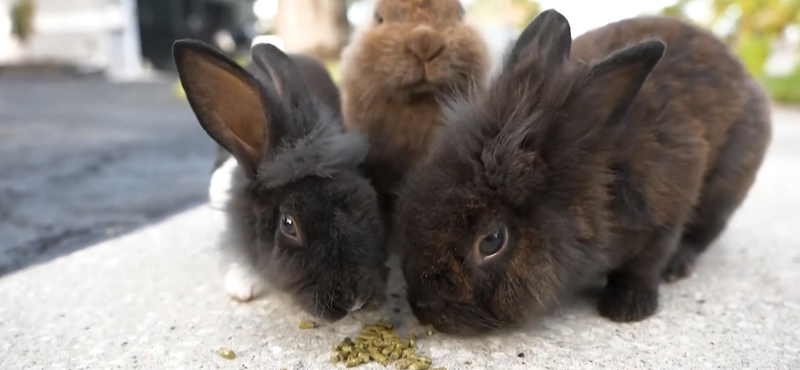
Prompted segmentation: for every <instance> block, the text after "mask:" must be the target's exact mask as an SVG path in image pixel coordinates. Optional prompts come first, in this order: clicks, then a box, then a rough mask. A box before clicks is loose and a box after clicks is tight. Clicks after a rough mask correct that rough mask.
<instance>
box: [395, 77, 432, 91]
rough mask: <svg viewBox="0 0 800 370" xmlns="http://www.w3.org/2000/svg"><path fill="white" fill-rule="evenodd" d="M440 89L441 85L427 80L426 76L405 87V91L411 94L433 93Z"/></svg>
mask: <svg viewBox="0 0 800 370" xmlns="http://www.w3.org/2000/svg"><path fill="white" fill-rule="evenodd" d="M438 89H439V84H437V83H435V82H433V81H431V80H429V79H427V78H426V77H425V76H422V77H420V78H419V79H417V80H416V81H414V82H412V83H409V84H406V85H405V86H403V90H405V91H407V92H409V93H411V94H426V93H433V92H436V91H437V90H438Z"/></svg>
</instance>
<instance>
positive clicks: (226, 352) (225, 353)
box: [217, 348, 236, 360]
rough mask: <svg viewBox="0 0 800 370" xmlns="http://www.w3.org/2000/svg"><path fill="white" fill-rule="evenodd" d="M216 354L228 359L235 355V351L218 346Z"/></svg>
mask: <svg viewBox="0 0 800 370" xmlns="http://www.w3.org/2000/svg"><path fill="white" fill-rule="evenodd" d="M217 354H218V355H219V357H222V358H225V359H228V360H233V359H234V358H235V357H236V353H234V352H233V351H232V350H229V349H227V348H220V349H219V350H218V351H217Z"/></svg>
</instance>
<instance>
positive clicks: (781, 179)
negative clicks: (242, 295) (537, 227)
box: [0, 116, 800, 370]
mask: <svg viewBox="0 0 800 370" xmlns="http://www.w3.org/2000/svg"><path fill="white" fill-rule="evenodd" d="M779 119H780V120H783V121H786V120H787V117H785V116H784V117H782V118H780V117H779ZM775 139H776V140H775V145H774V146H773V150H772V152H771V154H770V156H769V159H768V161H767V162H766V163H765V165H764V167H763V171H762V172H761V174H760V176H759V179H758V182H757V185H756V187H755V188H754V189H753V190H752V192H751V195H750V198H749V200H748V201H747V203H746V204H745V206H744V207H743V208H742V209H741V210H740V212H739V213H738V216H737V217H736V218H735V219H734V221H733V222H732V224H731V225H730V226H729V228H728V230H727V231H726V232H725V233H724V235H723V237H722V238H721V239H720V240H719V241H718V243H717V244H716V245H714V246H713V247H712V248H711V250H710V251H709V252H708V253H707V254H706V255H704V256H703V257H702V258H701V260H700V263H699V266H698V267H697V270H696V274H695V275H694V276H693V277H691V278H689V279H687V280H684V281H681V282H679V283H677V284H673V285H665V286H663V289H662V296H661V299H662V300H661V303H662V304H661V308H660V310H659V312H658V313H657V315H656V316H655V317H653V318H652V319H649V320H647V321H644V322H641V323H636V324H625V325H620V324H615V323H611V322H609V321H607V320H604V319H602V318H600V317H599V316H598V315H597V314H596V313H595V311H594V306H593V303H592V301H591V300H590V299H586V298H581V297H576V298H575V300H574V301H573V302H569V303H567V304H565V306H564V307H562V308H561V309H560V310H558V311H557V312H556V313H555V314H553V315H551V316H548V317H545V318H542V319H541V320H540V321H539V322H537V323H532V324H531V325H530V327H529V328H527V329H525V330H520V331H515V332H511V333H504V334H496V335H491V336H486V337H481V338H473V339H463V338H455V337H447V336H443V335H441V334H435V335H433V336H431V337H427V338H423V339H420V340H419V341H418V348H419V352H420V353H423V354H426V355H429V356H431V357H432V358H433V361H434V365H436V366H445V367H447V368H448V369H451V370H454V369H503V370H507V369H602V368H607V369H615V370H616V369H736V370H740V369H742V370H743V369H800V247H798V246H800V243H798V241H797V240H798V238H799V237H800V230H799V229H800V213H798V209H800V192H799V191H798V189H800V173H798V168H800V167H799V166H798V163H800V155H798V153H800V151H799V150H798V149H797V148H796V146H797V143H798V142H800V141H799V140H800V126H798V125H795V123H794V122H786V123H785V124H783V125H781V126H778V127H776V132H775ZM221 217H222V215H221V214H220V213H218V212H217V211H214V210H212V209H210V208H208V207H207V206H201V207H199V208H196V209H193V210H190V211H188V212H185V213H183V214H179V215H177V216H174V217H172V218H170V219H168V220H166V221H164V222H163V223H161V224H158V225H154V226H151V227H149V228H146V229H143V230H141V231H139V232H137V233H134V234H130V235H127V236H124V237H121V238H118V239H115V240H111V241H108V242H105V243H102V244H99V245H97V246H94V247H92V248H89V249H86V250H83V251H81V252H77V253H74V254H72V255H69V256H66V257H63V258H61V259H58V260H55V261H52V262H50V263H46V264H42V265H38V266H35V267H32V268H29V269H27V270H24V271H21V272H18V273H16V274H12V275H9V276H6V277H4V278H3V279H1V280H0V302H3V303H2V305H0V353H2V354H3V355H2V357H0V368H1V369H4V370H16V369H29V370H34V369H48V370H58V369H134V368H135V369H159V370H162V369H163V370H168V369H275V370H277V369H280V368H286V369H294V370H300V369H307V370H311V369H334V368H343V366H341V365H338V366H333V365H331V364H329V363H328V359H329V357H330V348H331V346H332V345H333V344H334V343H335V342H336V341H338V340H340V339H341V338H342V337H344V336H345V335H350V334H353V333H355V332H356V331H358V329H359V328H360V323H361V322H363V321H373V320H376V319H378V318H379V317H386V318H389V319H390V320H392V321H394V323H395V324H397V325H398V326H399V331H400V332H401V333H405V332H408V331H409V330H421V328H420V327H419V326H417V324H416V320H415V319H414V318H413V317H412V316H411V315H410V314H409V312H408V308H407V306H406V303H405V301H404V299H396V298H390V299H389V302H388V303H387V305H386V306H384V307H383V308H382V312H379V313H359V314H357V315H355V316H350V317H348V318H346V319H344V320H342V321H341V322H338V323H335V324H328V325H323V326H322V327H320V328H318V329H314V330H307V331H301V330H299V329H297V324H298V322H299V321H300V320H302V319H305V318H307V317H305V316H304V315H303V314H300V313H298V310H297V309H296V308H294V307H292V306H291V305H288V304H287V301H286V300H285V299H284V298H283V297H280V296H278V295H272V296H268V297H267V298H266V299H264V300H261V301H258V302H254V303H251V304H236V303H233V302H231V301H230V300H229V299H228V298H227V296H226V295H225V293H224V292H223V287H222V280H223V279H222V274H221V270H220V265H219V262H218V261H219V259H218V255H217V253H216V251H215V247H214V244H215V241H216V238H217V234H218V232H219V230H220V227H221ZM390 292H393V293H401V292H402V288H401V283H400V281H399V280H398V276H397V272H395V273H394V276H393V284H392V285H391V288H390ZM395 308H399V309H400V312H399V313H394V312H393V309H395ZM219 347H227V348H231V349H233V350H234V351H235V352H236V353H237V357H236V358H235V359H233V360H226V359H223V358H221V357H219V356H217V355H216V354H215V350H216V349H217V348H219ZM380 368H382V367H381V366H380V365H377V366H375V365H369V366H363V367H359V369H380Z"/></svg>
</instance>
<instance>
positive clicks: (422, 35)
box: [407, 25, 445, 62]
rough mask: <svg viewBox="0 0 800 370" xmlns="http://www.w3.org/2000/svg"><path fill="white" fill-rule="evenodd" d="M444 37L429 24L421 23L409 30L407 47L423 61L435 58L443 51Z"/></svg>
mask: <svg viewBox="0 0 800 370" xmlns="http://www.w3.org/2000/svg"><path fill="white" fill-rule="evenodd" d="M444 47H445V45H444V39H443V38H442V36H440V35H439V34H437V33H436V31H435V30H434V29H433V28H431V27H430V26H426V25H421V26H418V27H417V28H415V29H414V30H413V31H411V35H410V37H409V38H408V44H407V48H408V50H410V51H411V53H412V54H414V55H415V56H416V57H417V58H419V59H420V60H421V61H423V62H430V61H431V60H434V59H436V57H438V56H439V55H441V54H442V52H443V51H444Z"/></svg>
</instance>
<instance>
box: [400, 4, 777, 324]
mask: <svg viewBox="0 0 800 370" xmlns="http://www.w3.org/2000/svg"><path fill="white" fill-rule="evenodd" d="M451 105H452V108H451V110H450V112H449V113H448V114H447V119H446V125H445V128H444V130H443V131H442V132H440V134H439V135H437V137H436V139H435V140H434V142H433V146H432V148H431V152H430V154H429V155H428V156H427V157H426V158H425V159H424V160H423V161H422V163H421V164H420V165H419V166H418V167H417V168H415V169H414V170H412V171H411V173H410V174H409V176H408V181H407V183H406V184H405V185H404V186H403V188H402V190H401V191H400V195H399V201H398V209H397V214H396V220H395V227H396V228H397V230H398V237H399V241H400V243H401V245H402V247H403V252H404V256H403V272H404V275H405V279H406V283H407V287H408V288H407V289H408V299H409V302H410V304H411V307H412V310H413V312H414V314H415V315H416V316H417V317H418V318H419V319H420V321H422V322H423V323H429V324H432V325H433V326H434V327H435V328H437V329H438V330H440V331H444V332H452V333H465V334H466V333H475V332H481V331H485V330H490V329H494V328H500V327H506V326H509V325H511V324H514V323H519V322H521V321H522V320H525V319H527V318H530V317H531V316H533V315H536V314H541V313H543V312H545V311H547V310H548V309H550V308H552V307H554V306H555V305H556V304H557V302H558V300H559V296H560V295H561V294H562V293H564V292H567V291H569V290H571V289H573V288H575V286H576V285H577V284H582V283H585V282H588V280H589V279H591V278H593V277H596V276H597V275H600V274H602V275H605V276H607V277H608V281H607V283H606V286H605V288H604V291H603V292H602V294H601V295H600V297H599V302H598V308H599V312H600V314H601V315H603V316H605V317H608V318H610V319H611V320H614V321H636V320H641V319H644V318H646V317H648V316H650V315H652V314H653V313H654V312H655V311H656V309H657V305H658V288H659V284H660V282H661V280H662V279H666V280H674V279H676V278H678V277H681V276H686V274H687V273H688V272H689V271H690V268H691V266H692V264H693V263H694V261H695V258H696V257H697V255H698V254H699V253H701V252H702V251H703V250H705V249H706V248H707V247H708V245H709V244H710V243H711V242H712V241H713V240H714V239H715V238H716V237H717V236H718V235H719V234H720V232H721V231H722V230H723V228H724V227H725V224H726V222H727V220H728V218H729V217H730V216H731V214H732V213H733V212H734V211H735V210H736V209H737V207H738V206H739V204H740V203H741V202H742V200H743V199H744V198H745V196H746V194H747V192H748V190H749V188H750V187H751V185H752V184H753V182H754V180H755V178H756V172H757V171H758V169H759V167H760V165H761V162H762V160H763V158H764V153H765V150H766V148H767V146H768V144H769V142H770V138H771V123H770V120H771V119H770V108H769V102H768V99H767V97H766V96H765V94H764V92H763V91H762V88H761V87H760V86H759V85H758V83H757V82H756V81H755V80H754V79H753V78H752V77H751V76H749V75H748V74H747V72H746V71H745V69H744V68H743V67H742V65H741V64H740V62H739V61H738V60H737V58H736V57H734V56H733V55H732V54H731V53H730V52H729V51H728V49H727V48H726V46H725V45H724V44H723V43H722V42H721V41H720V40H718V39H717V38H716V37H714V36H713V35H712V34H711V33H710V32H708V31H706V30H704V29H701V28H698V27H696V26H693V25H691V24H689V23H687V22H684V21H681V20H678V19H673V18H662V17H643V18H635V19H628V20H623V21H620V22H617V23H612V24H610V25H607V26H605V27H602V28H600V29H597V30H594V31H591V32H589V33H586V34H584V35H582V36H580V37H578V38H577V39H575V40H574V41H573V40H572V37H571V35H570V27H569V24H568V22H567V20H566V19H565V18H564V17H563V16H562V15H561V14H559V13H558V12H556V11H554V10H548V11H545V12H543V13H542V14H541V15H539V16H538V17H537V18H536V19H535V20H534V21H533V22H532V23H531V24H530V25H529V26H528V27H527V28H526V29H525V31H524V32H523V33H522V35H521V36H520V38H519V39H518V41H517V42H516V44H515V45H514V46H513V48H512V49H511V51H510V53H509V55H508V56H507V59H506V61H505V64H504V66H503V71H502V72H501V74H500V75H499V77H498V78H497V79H496V80H495V81H494V82H493V83H492V84H491V85H490V87H489V89H488V91H485V92H482V93H477V94H475V96H472V97H471V98H469V99H465V100H458V101H454V102H453V103H452V104H451Z"/></svg>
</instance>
